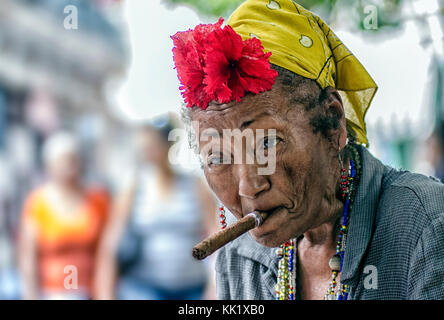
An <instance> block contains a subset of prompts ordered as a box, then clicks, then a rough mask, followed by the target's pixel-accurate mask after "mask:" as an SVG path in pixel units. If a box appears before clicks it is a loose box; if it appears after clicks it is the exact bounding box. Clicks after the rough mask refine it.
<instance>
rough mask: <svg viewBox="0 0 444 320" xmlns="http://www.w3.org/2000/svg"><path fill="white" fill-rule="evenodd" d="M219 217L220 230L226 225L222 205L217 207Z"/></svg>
mask: <svg viewBox="0 0 444 320" xmlns="http://www.w3.org/2000/svg"><path fill="white" fill-rule="evenodd" d="M219 218H220V224H221V228H222V230H223V229H225V228H226V227H227V222H226V221H225V220H226V217H225V209H224V207H223V206H220V207H219Z"/></svg>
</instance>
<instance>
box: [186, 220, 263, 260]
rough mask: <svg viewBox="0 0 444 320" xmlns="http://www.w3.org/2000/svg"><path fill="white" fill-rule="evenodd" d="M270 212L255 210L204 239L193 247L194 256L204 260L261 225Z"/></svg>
mask: <svg viewBox="0 0 444 320" xmlns="http://www.w3.org/2000/svg"><path fill="white" fill-rule="evenodd" d="M267 217H268V213H265V212H258V211H253V212H250V213H249V214H247V215H246V216H245V217H243V218H242V219H239V220H238V221H236V222H235V223H233V224H232V225H230V226H228V227H227V228H226V229H224V230H222V231H219V232H217V233H215V234H213V235H212V236H210V237H208V238H207V239H205V240H203V241H202V242H200V243H199V244H197V245H196V246H195V247H194V248H193V257H194V258H196V259H197V260H202V259H205V258H206V257H208V256H209V255H211V254H212V253H214V251H216V250H218V249H220V248H222V247H223V246H224V245H226V244H227V243H228V242H231V241H233V240H234V239H236V238H238V237H240V236H241V235H243V234H244V233H246V232H248V231H249V230H251V229H254V228H256V227H259V226H260V225H262V223H264V221H265V219H267Z"/></svg>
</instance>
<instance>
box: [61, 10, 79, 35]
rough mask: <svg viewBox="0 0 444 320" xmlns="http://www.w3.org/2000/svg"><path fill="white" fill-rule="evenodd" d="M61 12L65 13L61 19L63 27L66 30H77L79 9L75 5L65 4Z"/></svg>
mask: <svg viewBox="0 0 444 320" xmlns="http://www.w3.org/2000/svg"><path fill="white" fill-rule="evenodd" d="M63 13H65V14H66V16H65V19H63V27H64V28H65V29H66V30H77V29H78V28H79V11H78V9H77V7H76V6H75V5H72V4H70V5H67V6H65V7H64V8H63Z"/></svg>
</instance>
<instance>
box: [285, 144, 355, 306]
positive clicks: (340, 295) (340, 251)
mask: <svg viewBox="0 0 444 320" xmlns="http://www.w3.org/2000/svg"><path fill="white" fill-rule="evenodd" d="M349 149H350V151H351V152H352V158H354V161H353V160H352V159H350V162H349V164H350V166H349V172H348V175H347V174H346V173H345V171H346V170H345V168H342V169H341V182H340V189H341V192H342V194H341V195H342V198H343V199H344V200H345V204H344V214H343V217H342V223H341V226H340V229H339V235H338V241H337V244H336V254H335V255H334V256H333V257H332V258H331V259H330V261H329V266H330V268H331V270H332V279H331V282H330V285H329V288H328V290H327V293H326V294H325V297H324V299H325V300H347V299H348V295H349V292H350V287H349V286H348V285H346V284H342V283H341V284H340V285H339V290H338V289H337V288H338V285H337V277H338V274H339V273H340V272H342V265H343V263H344V253H345V248H346V242H347V231H348V221H349V215H350V211H351V208H352V202H353V199H354V194H355V191H356V186H357V183H358V182H359V181H358V180H359V175H360V161H359V153H358V151H357V150H356V149H355V148H354V147H352V146H349ZM296 249H297V239H291V240H289V241H287V242H285V243H284V244H282V245H281V246H280V247H279V248H277V249H276V255H277V256H278V258H279V265H278V278H277V284H276V300H295V298H296V268H295V266H296V257H297V253H296Z"/></svg>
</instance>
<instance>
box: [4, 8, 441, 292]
mask: <svg viewBox="0 0 444 320" xmlns="http://www.w3.org/2000/svg"><path fill="white" fill-rule="evenodd" d="M276 1H277V2H278V1H279V0H276ZM241 2H242V0H211V1H208V0H149V1H146V0H131V1H129V0H126V1H124V0H2V1H1V2H0V299H22V298H27V299H33V298H37V299H57V298H64V299H89V298H98V299H100V298H102V299H113V298H119V299H182V298H186V299H202V298H204V299H211V298H215V292H214V283H213V281H212V279H213V276H212V273H211V269H212V267H211V264H212V262H211V261H210V262H205V263H196V262H194V261H191V260H189V259H188V258H189V256H190V255H185V254H182V253H184V252H187V248H188V247H190V246H191V244H192V243H194V242H197V241H198V240H199V239H201V238H202V237H204V236H205V235H207V234H209V233H211V232H214V231H215V230H217V229H218V228H219V226H218V221H216V215H217V214H216V211H217V207H216V206H217V203H215V201H214V199H213V198H212V196H211V194H210V193H209V192H208V190H207V189H206V185H205V183H203V182H202V177H201V172H200V169H199V164H198V162H197V160H196V159H195V158H194V157H193V155H192V154H191V151H189V150H188V147H187V142H186V141H185V139H183V140H184V141H181V145H182V147H181V151H180V152H179V153H178V154H177V158H178V159H177V161H175V163H174V164H173V165H171V164H168V161H167V159H168V157H167V154H168V148H169V147H170V144H169V142H168V141H167V133H168V132H169V131H170V130H172V129H174V128H176V127H180V121H179V120H178V117H177V112H178V110H179V109H180V106H181V97H180V93H179V91H178V87H179V82H178V80H177V76H176V73H175V70H173V60H172V53H171V49H172V41H171V39H170V36H171V35H172V34H174V33H175V32H177V31H179V30H186V29H188V28H191V27H194V26H195V25H197V24H199V23H210V22H214V21H216V20H217V18H218V17H219V16H223V17H225V18H228V16H229V14H230V13H231V12H232V11H233V10H234V9H235V8H236V7H237V6H238V5H239V4H240V3H241ZM270 2H273V1H272V0H271V1H270ZM297 2H298V3H300V4H301V5H303V6H305V7H306V8H308V9H310V10H312V11H314V12H315V13H317V14H318V15H320V16H321V17H322V18H323V20H324V21H326V22H327V23H329V24H330V25H331V27H332V29H333V30H335V32H336V34H337V35H338V37H339V38H340V39H341V40H342V41H343V42H344V43H345V44H346V46H347V47H348V48H349V49H350V50H351V51H352V52H353V53H354V54H355V55H356V56H357V57H358V59H359V60H360V61H361V62H362V63H363V65H364V66H365V67H366V68H367V70H368V71H369V73H370V74H371V75H372V76H373V78H374V79H375V81H376V83H377V84H378V86H379V90H378V92H377V94H376V97H375V99H374V101H373V103H372V106H371V108H370V110H369V111H368V113H367V116H366V122H367V126H368V132H369V140H370V150H371V151H372V152H373V154H375V155H376V156H377V157H379V158H380V159H381V160H382V161H383V162H385V163H387V164H390V165H391V166H393V167H396V168H403V169H408V170H412V171H416V172H420V173H423V174H427V175H434V176H436V177H438V178H441V179H443V178H444V97H443V94H442V92H443V89H444V33H443V32H444V0H336V1H335V0H301V1H297ZM177 163H179V164H180V165H177ZM138 177H139V178H138ZM140 177H143V179H141V178H140ZM153 189H156V190H159V191H158V193H156V194H154V193H153V192H151V191H150V190H153ZM190 204H193V205H190ZM179 208H180V209H179ZM160 213H162V214H160ZM199 220H200V221H201V222H202V223H199ZM196 226H201V227H199V228H197V227H196ZM141 230H143V232H142V231H141ZM147 230H150V232H148V231H147ZM147 234H149V236H147ZM187 253H188V252H187ZM147 266H149V268H148V267H147ZM147 269H149V270H151V271H146V270H147ZM144 270H145V271H144ZM154 274H155V275H154ZM73 289H76V290H73Z"/></svg>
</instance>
